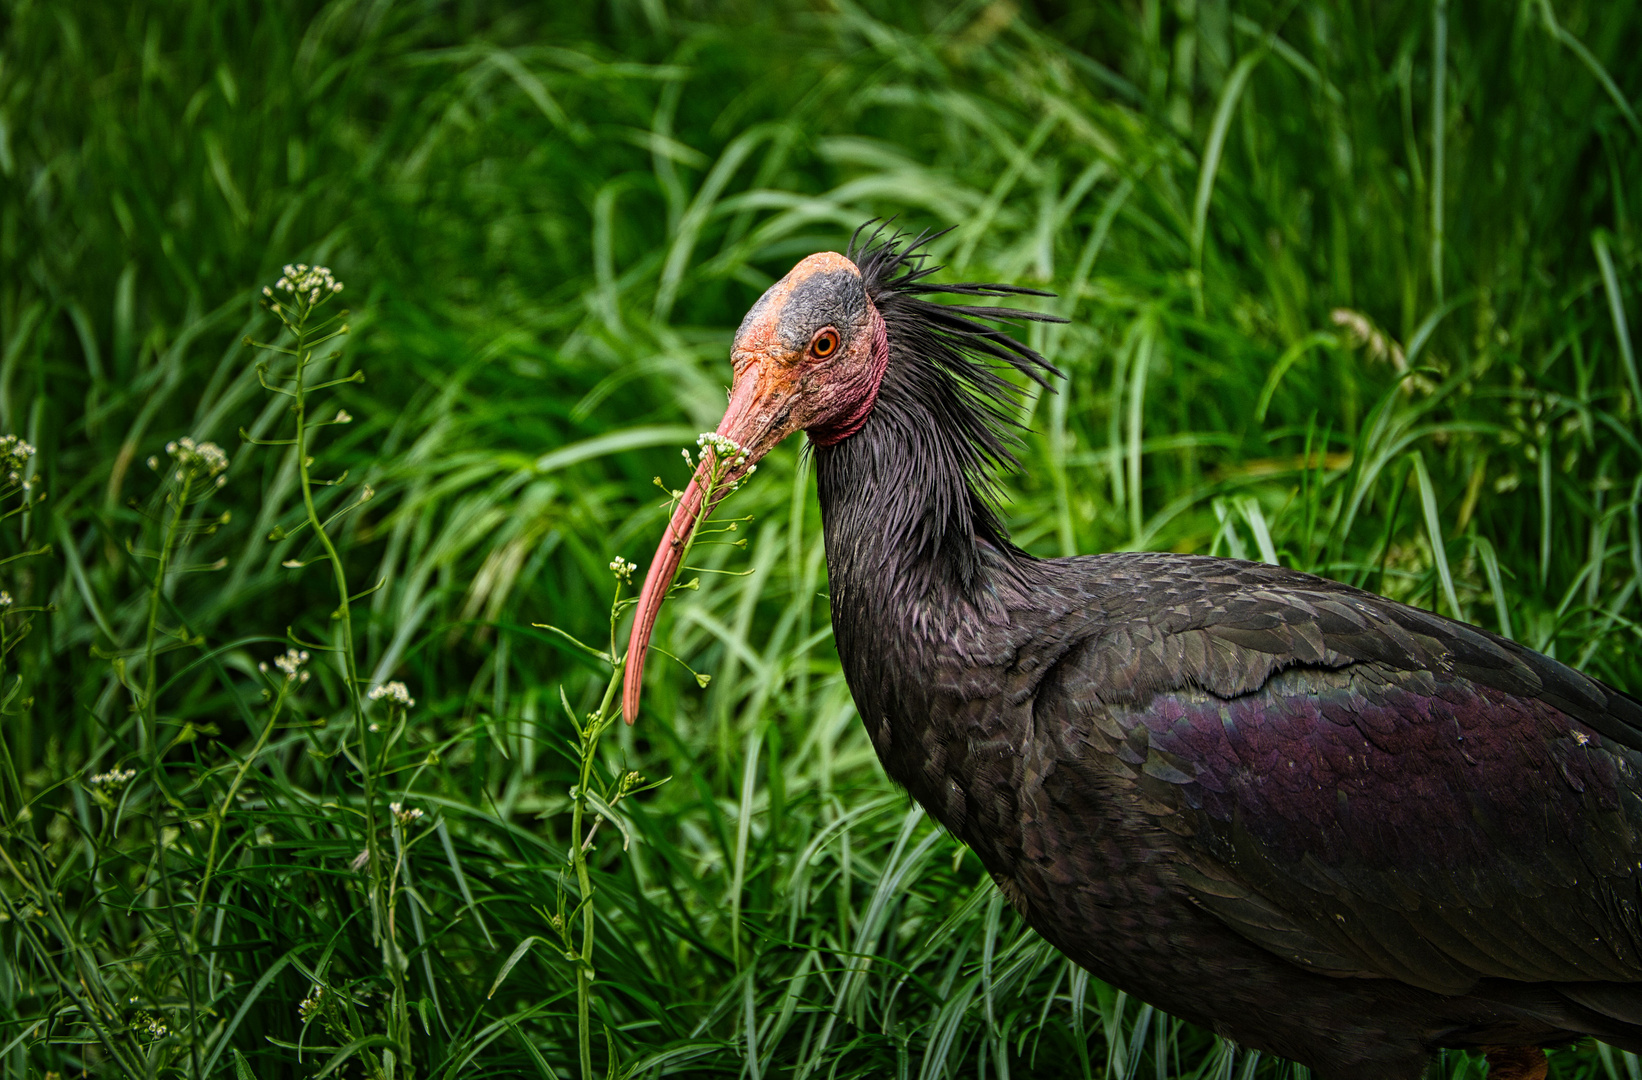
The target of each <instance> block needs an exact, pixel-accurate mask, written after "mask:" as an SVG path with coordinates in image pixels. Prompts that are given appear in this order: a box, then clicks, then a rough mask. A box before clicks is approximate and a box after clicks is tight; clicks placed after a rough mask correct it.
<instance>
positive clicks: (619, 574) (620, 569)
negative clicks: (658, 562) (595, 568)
mask: <svg viewBox="0 0 1642 1080" xmlns="http://www.w3.org/2000/svg"><path fill="white" fill-rule="evenodd" d="M638 569H639V564H638V563H634V562H628V561H627V560H626V559H624V558H622V557H621V556H620V555H617V556H616V557H615V558H614V559H612V560H610V572H611V573H612V574H615V575H616V580H617V581H619V582H621V583H622V584H623V585H627V584H630V583H631V582H632V580H633V575H634V574H636V573H638Z"/></svg>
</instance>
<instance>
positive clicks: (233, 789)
mask: <svg viewBox="0 0 1642 1080" xmlns="http://www.w3.org/2000/svg"><path fill="white" fill-rule="evenodd" d="M291 685H292V680H291V679H288V678H287V679H285V680H284V681H282V682H281V683H280V687H279V695H278V696H277V697H275V698H274V707H273V710H272V711H271V712H270V713H269V714H268V723H267V724H265V725H264V726H263V728H262V734H261V735H259V736H257V744H256V745H255V746H253V747H252V748H251V753H250V754H248V755H247V756H246V758H245V760H244V761H242V762H240V765H239V769H238V770H237V771H236V772H235V773H234V782H233V783H231V784H229V785H228V793H227V794H226V795H224V796H223V797H222V805H221V806H219V807H217V812H216V813H214V814H212V815H211V845H210V848H209V850H208V851H207V852H206V856H205V873H204V875H203V876H202V877H201V878H200V887H199V895H198V897H197V898H196V899H195V901H194V922H193V925H192V926H191V927H190V928H189V931H188V937H189V940H190V941H196V942H197V941H198V939H199V933H200V917H201V916H202V915H204V914H205V897H206V894H207V892H208V891H209V890H210V888H211V874H212V873H213V872H214V871H215V870H216V867H217V841H218V840H219V839H220V838H221V836H222V824H223V822H224V821H226V820H227V819H228V811H229V810H230V809H231V808H232V807H233V805H234V796H235V795H237V794H238V793H239V786H240V784H242V783H244V782H245V774H246V773H248V772H250V771H251V766H252V765H254V764H255V763H256V760H257V758H258V757H261V756H262V751H263V748H264V747H266V746H267V745H268V737H269V736H270V735H272V734H273V733H274V727H275V726H276V725H277V724H278V723H279V714H280V710H281V709H283V708H284V706H285V698H286V696H287V695H288V694H289V693H290V690H291Z"/></svg>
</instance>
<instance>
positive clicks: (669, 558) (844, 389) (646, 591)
mask: <svg viewBox="0 0 1642 1080" xmlns="http://www.w3.org/2000/svg"><path fill="white" fill-rule="evenodd" d="M730 360H731V363H732V364H733V366H734V371H735V378H734V382H733V383H732V384H731V387H730V404H729V407H728V408H727V409H725V410H724V419H723V420H722V421H720V422H719V425H718V432H717V433H718V435H720V436H722V437H723V438H725V439H729V440H730V441H732V442H734V443H735V444H736V446H738V447H740V452H739V453H736V454H734V456H733V457H731V456H729V455H728V454H725V460H722V461H720V460H717V454H719V453H721V452H719V451H714V450H712V449H711V448H709V449H706V450H703V452H702V455H701V458H702V460H701V464H700V465H699V466H698V467H697V469H696V474H695V476H694V477H692V478H691V480H690V484H689V486H688V487H687V488H686V489H685V491H684V495H683V497H682V498H680V499H679V501H678V507H677V508H676V509H675V510H674V512H673V520H672V522H671V524H669V525H668V528H667V533H666V535H665V536H664V537H663V539H662V542H661V546H660V547H658V548H657V549H656V557H655V559H653V560H652V561H651V563H650V570H649V572H648V573H647V574H646V575H645V579H644V588H643V590H642V591H641V592H640V593H639V601H638V609H637V611H636V612H635V613H634V619H633V631H632V637H631V639H630V641H629V644H628V650H627V658H628V659H627V671H626V676H625V678H624V680H623V688H622V691H623V692H622V713H623V714H624V715H625V716H626V717H627V720H628V722H629V723H631V722H632V720H633V718H634V716H635V715H637V713H638V703H639V688H640V686H641V684H642V680H643V676H644V655H645V652H646V650H647V649H648V647H649V643H650V634H651V631H652V630H654V628H655V623H656V616H657V614H658V613H659V612H660V610H661V602H662V600H663V599H664V598H665V597H666V595H667V590H668V589H669V588H670V587H671V586H672V583H673V577H674V575H676V574H677V573H678V567H679V562H680V560H681V559H682V557H683V554H684V548H685V546H686V544H687V543H688V542H689V538H690V533H691V531H692V530H693V529H694V528H695V525H696V522H697V521H698V520H700V518H701V516H702V511H703V505H702V504H703V501H704V499H705V498H706V497H707V485H708V483H709V480H710V478H711V477H712V470H713V469H715V468H716V469H717V470H718V472H717V479H716V483H714V486H713V490H712V497H713V500H714V501H715V502H716V501H717V500H718V499H719V498H722V497H723V496H724V495H725V494H727V493H728V492H729V491H730V490H731V488H732V486H733V485H735V484H737V483H739V482H740V481H741V479H742V478H743V477H744V476H746V475H747V473H748V471H750V470H751V469H752V467H753V466H754V465H756V464H757V463H758V460H759V459H760V458H762V457H763V456H764V455H765V454H767V453H769V452H770V451H771V450H773V449H774V448H775V446H776V444H778V443H779V442H781V440H782V439H785V438H786V437H787V436H788V435H791V434H792V433H793V432H795V431H807V432H809V434H810V438H811V440H812V441H814V442H816V443H819V444H820V445H823V446H828V445H832V444H833V443H836V442H839V441H841V440H843V439H846V438H848V437H849V436H850V435H853V434H854V433H855V432H856V431H858V430H859V429H860V427H861V425H862V424H864V423H866V419H867V416H868V415H869V414H870V413H871V412H872V406H873V403H874V402H875V401H876V400H877V397H878V385H879V383H880V382H881V381H882V380H883V377H884V369H885V367H887V366H888V364H889V336H888V331H887V328H886V327H885V324H884V318H883V316H882V315H880V314H879V312H878V309H877V308H876V307H875V306H873V303H872V300H871V299H870V298H869V297H868V296H867V288H866V282H865V280H864V279H863V277H862V274H861V270H860V268H859V267H857V266H856V265H855V263H853V262H851V261H850V260H849V259H847V258H845V257H844V256H843V255H839V254H838V253H837V252H832V251H826V252H822V253H820V254H817V255H811V256H809V257H808V258H807V259H805V260H803V261H802V262H800V263H799V264H798V265H797V266H795V267H793V268H792V270H791V272H789V273H788V274H787V276H786V277H784V278H782V279H781V280H780V281H778V282H776V283H775V284H774V285H771V286H770V287H769V289H768V290H766V291H765V293H764V295H763V296H761V297H759V299H758V302H757V303H756V304H754V305H753V306H752V310H750V311H748V312H747V317H746V318H744V319H742V321H741V328H740V329H739V330H737V331H736V335H735V344H734V346H733V347H732V348H731V350H730ZM711 509H712V507H711V506H708V507H706V510H707V511H709V512H710V511H711Z"/></svg>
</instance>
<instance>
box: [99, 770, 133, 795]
mask: <svg viewBox="0 0 1642 1080" xmlns="http://www.w3.org/2000/svg"><path fill="white" fill-rule="evenodd" d="M136 778H137V770H136V769H110V770H108V771H107V772H101V773H98V774H96V775H95V776H93V777H92V778H91V780H90V783H91V786H92V787H95V788H102V789H103V790H105V791H107V792H108V793H109V794H114V793H116V792H118V791H120V790H121V789H122V788H124V787H125V786H126V785H127V784H129V783H131V781H133V780H135V779H136Z"/></svg>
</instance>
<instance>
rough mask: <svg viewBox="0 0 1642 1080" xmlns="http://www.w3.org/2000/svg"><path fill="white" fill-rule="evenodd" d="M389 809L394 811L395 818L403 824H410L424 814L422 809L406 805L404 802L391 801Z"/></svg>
mask: <svg viewBox="0 0 1642 1080" xmlns="http://www.w3.org/2000/svg"><path fill="white" fill-rule="evenodd" d="M388 809H389V810H392V811H393V820H395V821H397V822H399V824H401V825H409V824H410V823H411V822H413V821H415V820H416V819H417V818H419V817H421V816H422V811H420V810H418V809H417V808H416V807H414V806H406V805H405V804H404V803H397V802H396V803H389V804H388Z"/></svg>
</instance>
